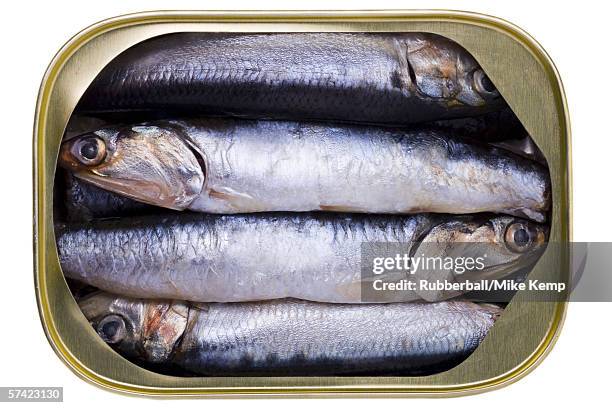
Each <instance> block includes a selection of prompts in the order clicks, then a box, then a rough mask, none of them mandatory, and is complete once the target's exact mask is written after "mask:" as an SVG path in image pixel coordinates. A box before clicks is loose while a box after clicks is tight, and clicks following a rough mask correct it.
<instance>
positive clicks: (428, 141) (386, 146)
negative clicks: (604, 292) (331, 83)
mask: <svg viewBox="0 0 612 408" xmlns="http://www.w3.org/2000/svg"><path fill="white" fill-rule="evenodd" d="M59 160H60V165H61V166H63V167H64V168H66V169H68V170H70V171H72V172H74V174H75V176H77V177H80V178H82V179H84V180H86V181H88V182H90V183H93V184H95V185H97V186H99V187H102V188H105V189H108V190H110V191H113V192H116V193H119V194H123V195H125V196H127V197H130V198H133V199H135V200H138V201H142V202H145V203H148V204H153V205H157V206H162V207H166V208H171V209H176V210H184V209H190V210H194V211H200V212H208V213H224V214H231V213H248V212H262V211H319V210H323V211H339V212H363V213H420V212H437V213H452V214H469V213H476V212H495V213H504V214H510V215H516V216H521V217H528V218H530V219H533V220H536V221H544V220H545V217H546V212H547V211H548V209H549V207H550V180H549V175H548V172H547V170H546V168H545V167H544V166H542V165H541V164H539V163H535V162H532V161H530V160H528V159H525V158H523V157H520V156H517V155H514V154H512V153H510V152H507V151H505V150H502V149H496V148H494V147H490V146H487V145H474V144H469V143H466V142H465V141H463V140H462V139H461V138H455V137H453V136H451V135H449V134H448V133H447V132H445V131H441V130H433V129H430V128H422V129H412V130H406V129H391V128H379V127H369V126H353V125H346V126H342V125H331V124H327V125H323V124H316V123H308V122H276V121H246V120H235V119H205V120H189V121H160V122H154V123H151V124H143V125H134V126H125V127H117V128H105V129H101V130H99V131H96V132H93V133H87V134H85V135H82V136H80V137H75V138H72V139H70V140H67V141H65V142H64V143H63V144H62V147H61V151H60V159H59Z"/></svg>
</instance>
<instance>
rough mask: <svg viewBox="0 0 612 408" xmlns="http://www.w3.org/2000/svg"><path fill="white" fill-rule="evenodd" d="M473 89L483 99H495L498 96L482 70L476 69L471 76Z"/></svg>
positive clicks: (497, 92) (491, 82)
mask: <svg viewBox="0 0 612 408" xmlns="http://www.w3.org/2000/svg"><path fill="white" fill-rule="evenodd" d="M473 80H474V88H476V91H477V92H478V93H479V94H480V96H482V97H484V98H495V97H497V96H499V91H498V90H497V88H496V87H495V85H494V84H493V81H491V79H490V78H489V77H488V76H487V74H485V72H484V71H483V70H482V69H478V70H476V71H475V72H474V75H473Z"/></svg>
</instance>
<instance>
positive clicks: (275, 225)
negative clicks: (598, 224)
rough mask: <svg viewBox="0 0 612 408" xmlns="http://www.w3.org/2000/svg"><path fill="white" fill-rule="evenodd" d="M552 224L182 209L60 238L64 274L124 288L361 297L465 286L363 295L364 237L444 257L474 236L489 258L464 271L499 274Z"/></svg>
mask: <svg viewBox="0 0 612 408" xmlns="http://www.w3.org/2000/svg"><path fill="white" fill-rule="evenodd" d="M547 233H548V231H547V228H546V227H545V226H543V225H540V224H536V223H531V222H529V221H526V220H522V219H517V218H514V217H509V216H501V217H496V216H484V217H476V216H463V217H451V216H438V215H431V214H420V215H414V216H383V215H339V214H333V213H314V214H292V213H286V214H274V213H265V214H250V215H222V216H220V215H207V214H206V215H205V214H192V215H188V214H183V215H176V216H168V217H158V216H155V217H142V218H137V217H135V218H131V219H106V220H97V221H92V222H88V223H84V224H82V225H66V226H64V227H59V228H58V229H57V246H58V251H59V259H60V263H61V266H62V270H63V272H64V274H65V276H66V277H68V278H72V279H76V280H79V281H81V282H84V283H87V284H89V285H92V286H95V287H97V288H100V289H103V290H107V291H110V292H113V293H118V294H122V295H125V296H133V297H142V298H167V299H181V300H189V301H196V302H241V301H253V300H265V299H279V298H286V297H292V298H299V299H305V300H311V301H320V302H336V303H361V302H397V301H411V300H422V299H425V300H441V299H444V298H448V297H453V296H457V295H458V294H460V293H447V292H441V293H431V292H427V293H421V292H419V291H418V290H410V291H402V292H391V291H385V292H383V293H381V294H380V296H378V297H376V299H365V298H364V297H362V285H363V284H368V283H369V277H368V276H367V275H362V273H363V271H362V265H361V259H362V258H361V256H362V252H361V251H362V245H368V244H371V245H378V244H394V243H395V244H402V245H404V246H405V251H407V252H411V253H412V252H416V251H417V250H420V251H421V252H427V253H432V251H433V252H434V254H432V256H434V255H435V256H436V257H440V258H441V259H444V257H447V256H457V255H459V256H466V254H465V252H466V251H465V250H463V251H461V250H459V251H458V252H459V254H457V246H453V245H452V244H457V243H459V244H462V245H466V244H470V243H472V244H475V245H473V246H471V247H470V248H469V249H470V251H471V252H472V253H471V254H470V255H472V256H473V257H474V258H476V257H479V256H480V257H483V259H484V266H483V268H482V269H480V270H478V271H474V274H473V275H470V274H465V275H468V276H467V277H469V278H470V279H474V280H476V279H497V278H500V277H503V276H506V275H508V274H511V273H512V272H515V271H517V270H519V269H520V268H522V267H525V266H527V265H531V264H532V263H534V262H535V261H536V260H537V259H538V257H539V256H540V255H541V253H542V250H543V249H544V247H545V241H546V235H547ZM426 243H429V244H426ZM432 243H433V244H432ZM436 243H442V244H443V245H435V244H436ZM477 244H480V245H477ZM485 253H486V255H485ZM440 272H444V271H440ZM420 276H421V275H419V274H415V275H414V277H415V278H419V277H420ZM438 276H440V275H439V274H437V273H436V272H435V271H432V272H430V274H429V275H428V277H431V278H432V280H433V279H437V277H438ZM405 277H406V276H405V273H403V272H400V273H397V274H389V275H386V276H385V278H386V279H387V280H388V281H396V280H400V279H403V278H405ZM457 278H462V277H457Z"/></svg>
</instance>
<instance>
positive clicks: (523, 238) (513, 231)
mask: <svg viewBox="0 0 612 408" xmlns="http://www.w3.org/2000/svg"><path fill="white" fill-rule="evenodd" d="M505 240H506V244H507V245H508V247H509V248H510V249H511V250H512V251H514V252H525V251H526V250H527V249H529V248H530V247H531V244H533V237H532V234H531V232H530V231H529V228H528V227H527V226H526V225H524V224H522V223H519V222H516V223H514V224H510V226H508V228H507V229H506V235H505Z"/></svg>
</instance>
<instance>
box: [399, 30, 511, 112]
mask: <svg viewBox="0 0 612 408" xmlns="http://www.w3.org/2000/svg"><path fill="white" fill-rule="evenodd" d="M407 47H408V49H407V60H408V70H409V75H410V77H411V82H412V83H413V85H414V87H416V90H417V92H418V93H420V94H421V95H424V96H426V97H428V98H431V99H433V100H438V101H440V102H442V103H444V105H445V107H447V108H453V107H460V106H485V105H493V106H497V105H501V104H502V103H503V99H502V98H501V95H500V93H499V91H498V90H497V88H496V87H495V85H494V84H493V82H492V81H491V79H490V78H489V77H488V76H487V74H486V73H485V72H484V70H483V69H482V67H480V65H479V64H478V62H477V61H476V60H475V59H474V57H472V56H471V55H470V53H469V52H467V51H466V50H465V49H464V48H463V47H461V46H460V45H459V44H457V43H455V42H453V41H451V40H448V39H446V38H443V37H440V36H437V35H426V34H424V35H422V38H421V40H420V41H416V42H411V43H408V44H407Z"/></svg>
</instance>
